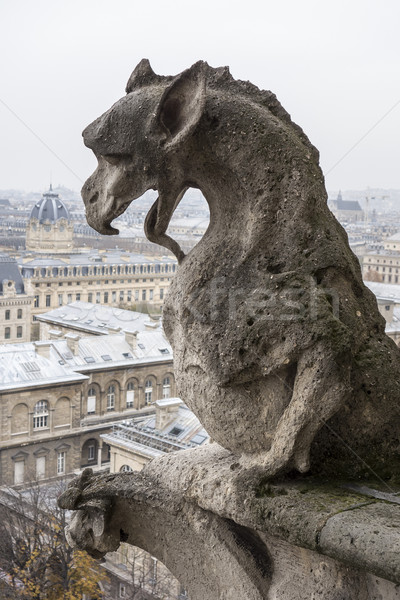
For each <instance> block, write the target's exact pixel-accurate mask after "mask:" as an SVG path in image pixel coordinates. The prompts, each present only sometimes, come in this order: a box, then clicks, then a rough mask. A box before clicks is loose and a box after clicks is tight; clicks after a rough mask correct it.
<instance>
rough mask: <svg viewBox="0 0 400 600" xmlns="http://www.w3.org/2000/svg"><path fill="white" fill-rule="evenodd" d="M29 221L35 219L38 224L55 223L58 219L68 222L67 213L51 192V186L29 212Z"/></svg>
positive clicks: (57, 197)
mask: <svg viewBox="0 0 400 600" xmlns="http://www.w3.org/2000/svg"><path fill="white" fill-rule="evenodd" d="M30 218H31V219H37V220H38V221H39V223H45V222H46V221H50V223H55V222H56V221H58V220H59V219H66V220H67V221H69V220H70V216H69V212H68V209H67V207H66V206H65V204H64V203H63V201H62V200H61V198H60V197H59V195H58V194H55V193H54V192H53V189H52V186H51V185H50V189H49V191H48V192H45V193H44V194H43V196H42V198H41V199H40V200H39V202H36V204H35V206H34V207H33V209H32V212H31V216H30Z"/></svg>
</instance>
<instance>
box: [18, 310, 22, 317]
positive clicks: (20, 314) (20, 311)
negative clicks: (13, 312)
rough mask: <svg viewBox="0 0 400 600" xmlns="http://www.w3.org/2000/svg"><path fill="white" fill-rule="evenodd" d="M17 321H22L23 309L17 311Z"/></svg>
mask: <svg viewBox="0 0 400 600" xmlns="http://www.w3.org/2000/svg"><path fill="white" fill-rule="evenodd" d="M17 319H22V308H19V309H18V311H17Z"/></svg>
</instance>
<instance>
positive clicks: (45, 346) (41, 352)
mask: <svg viewBox="0 0 400 600" xmlns="http://www.w3.org/2000/svg"><path fill="white" fill-rule="evenodd" d="M34 344H35V351H36V354H37V355H38V356H43V358H50V348H51V346H52V344H51V342H34Z"/></svg>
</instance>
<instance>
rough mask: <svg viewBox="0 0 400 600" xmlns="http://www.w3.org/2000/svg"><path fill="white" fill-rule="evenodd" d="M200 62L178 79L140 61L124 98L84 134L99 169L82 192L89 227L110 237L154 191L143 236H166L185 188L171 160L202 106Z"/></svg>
mask: <svg viewBox="0 0 400 600" xmlns="http://www.w3.org/2000/svg"><path fill="white" fill-rule="evenodd" d="M204 66H205V63H203V62H198V63H196V64H195V65H193V66H192V67H191V68H190V69H187V70H186V71H184V72H183V73H181V74H180V75H178V76H177V77H174V78H172V77H162V76H159V75H156V74H155V73H154V72H153V70H152V69H151V67H150V64H149V61H148V60H146V59H143V60H142V61H141V62H140V63H139V64H138V66H137V67H136V69H135V70H134V71H133V73H132V75H131V77H130V78H129V81H128V84H127V87H126V91H127V95H126V96H125V97H123V98H121V100H118V102H116V103H115V104H114V105H113V106H112V107H111V108H110V109H109V110H108V111H107V112H106V113H104V114H103V115H102V116H101V117H99V118H98V119H96V121H94V122H93V123H91V125H89V126H88V127H87V128H86V129H85V130H84V132H83V138H84V142H85V145H86V146H88V147H89V148H91V149H92V150H93V152H94V153H95V155H96V157H97V160H98V167H97V169H96V171H95V172H94V173H93V175H92V176H91V177H89V179H88V180H87V181H86V183H85V184H84V186H83V188H82V198H83V200H84V203H85V206H86V216H87V221H88V223H89V225H91V226H92V227H93V228H94V229H96V230H97V231H98V232H99V233H102V234H106V235H113V234H116V233H118V230H117V229H115V228H114V227H112V225H111V222H112V221H113V219H115V218H116V217H118V216H119V215H120V214H122V213H123V212H124V211H125V210H126V208H127V207H128V205H129V204H130V202H131V201H132V200H135V199H136V198H139V197H140V196H142V195H143V194H144V192H145V191H146V190H149V189H155V190H158V191H159V194H160V196H159V202H158V207H157V214H156V215H153V218H152V219H151V222H150V223H149V226H148V233H149V235H150V237H151V235H152V233H154V232H156V233H157V232H158V233H162V234H163V233H165V230H166V228H167V227H168V222H169V219H170V217H171V215H172V212H173V210H174V208H175V206H176V202H177V197H178V196H179V194H181V193H182V191H183V190H184V187H185V182H184V176H183V174H182V168H181V167H179V166H178V165H180V164H181V161H178V160H176V157H177V155H182V153H184V148H185V144H186V142H187V140H188V139H189V138H190V136H191V134H192V133H193V130H194V129H195V127H196V125H197V124H198V122H199V120H200V118H201V115H202V112H203V108H204V103H205V76H204Z"/></svg>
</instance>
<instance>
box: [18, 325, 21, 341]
mask: <svg viewBox="0 0 400 600" xmlns="http://www.w3.org/2000/svg"><path fill="white" fill-rule="evenodd" d="M17 338H22V326H21V325H18V327H17Z"/></svg>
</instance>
